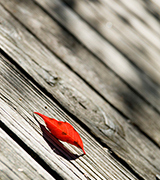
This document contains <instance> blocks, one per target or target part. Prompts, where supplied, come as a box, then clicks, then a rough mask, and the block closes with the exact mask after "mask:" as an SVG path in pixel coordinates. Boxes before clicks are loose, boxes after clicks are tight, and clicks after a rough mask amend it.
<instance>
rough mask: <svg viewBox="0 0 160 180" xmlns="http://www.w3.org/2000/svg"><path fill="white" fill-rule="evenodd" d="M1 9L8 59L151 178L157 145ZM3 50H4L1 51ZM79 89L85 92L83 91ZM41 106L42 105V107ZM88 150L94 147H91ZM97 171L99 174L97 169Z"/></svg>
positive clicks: (137, 170)
mask: <svg viewBox="0 0 160 180" xmlns="http://www.w3.org/2000/svg"><path fill="white" fill-rule="evenodd" d="M1 12H2V14H1V15H2V17H3V19H2V23H3V24H2V25H3V26H1V27H3V28H1V31H0V33H1V36H0V38H1V41H0V43H1V48H2V49H3V50H4V51H5V52H7V53H8V54H9V55H10V56H11V57H12V58H13V59H10V60H11V61H12V62H13V63H15V62H16V65H17V66H19V68H20V69H21V68H22V69H23V70H25V72H27V73H28V74H29V75H30V76H28V78H30V79H31V80H32V81H33V82H34V83H35V84H36V85H38V87H40V88H41V89H42V90H43V91H44V92H45V93H46V94H48V96H50V97H51V98H52V99H53V100H54V101H55V102H56V103H58V104H59V105H60V106H61V107H62V108H63V110H65V111H66V112H67V113H69V114H70V113H72V114H73V115H74V116H73V115H72V114H70V115H71V116H72V117H73V118H74V119H75V120H77V121H78V122H79V123H80V122H83V126H84V128H86V127H87V130H88V131H91V133H92V135H93V134H94V136H96V137H98V138H99V141H101V142H103V143H105V145H106V146H109V147H110V148H111V149H112V151H113V152H114V153H115V155H116V157H117V156H119V157H120V158H122V159H123V162H125V163H127V164H128V165H129V166H130V168H131V169H130V170H132V172H134V171H135V172H134V173H135V174H136V175H137V176H138V177H139V178H140V177H143V178H146V179H150V178H154V177H155V174H157V173H159V169H158V167H157V166H158V165H157V164H159V158H158V157H160V156H159V149H158V148H157V147H156V146H155V145H154V144H153V143H152V142H151V141H149V140H148V139H147V138H146V137H145V136H144V135H142V134H141V133H139V132H138V131H137V129H136V128H135V127H134V126H132V125H130V124H129V123H127V122H126V120H125V119H124V118H123V117H121V116H120V115H119V114H118V113H117V112H116V111H115V110H114V109H113V108H112V107H111V106H110V105H109V104H107V103H106V102H105V101H104V100H103V99H102V98H100V97H99V96H98V95H97V94H96V93H95V92H94V91H93V90H92V89H90V88H89V87H88V86H87V85H86V84H85V83H84V82H83V81H82V80H81V79H80V78H79V77H77V76H76V75H75V74H74V73H73V72H71V71H70V70H69V69H68V68H67V67H66V66H65V65H64V64H63V63H62V62H61V61H60V60H59V59H58V58H56V57H55V56H54V55H53V53H51V52H50V51H48V50H47V49H46V48H45V47H44V46H43V45H42V44H41V43H40V42H39V41H37V39H36V38H34V37H33V36H32V35H31V34H30V33H29V32H28V31H26V29H25V28H24V27H23V26H22V25H20V24H19V23H18V22H17V21H16V20H15V19H13V18H12V17H11V16H10V14H9V13H7V12H6V11H5V10H4V9H3V8H1ZM11 31H12V33H11ZM22 32H23V33H22ZM3 54H5V53H4V52H3ZM5 56H6V55H5ZM4 72H5V71H4ZM11 72H12V71H11ZM61 72H63V73H61ZM10 74H12V73H10ZM25 75H27V74H25ZM23 81H24V80H23ZM23 81H22V82H23ZM15 82H16V81H15ZM23 83H24V82H23ZM21 86H22V85H21ZM21 86H17V87H21ZM4 89H7V90H10V89H13V87H12V88H6V87H4ZM13 92H14V91H13ZM13 92H12V93H13ZM22 92H23V91H22ZM82 92H85V95H84V94H83V93H82ZM7 94H8V93H7ZM7 94H5V96H6V95H7ZM29 95H30V93H29ZM29 97H30V98H29V100H32V98H33V94H32V96H29ZM91 97H92V100H91V99H90V98H91ZM27 98H28V97H27ZM12 100H13V99H12ZM26 100H27V99H26ZM38 101H39V100H38ZM16 102H17V101H16ZM34 102H35V99H34ZM94 102H96V104H94ZM8 103H9V102H8V101H7V104H8ZM14 104H15V103H14ZM22 104H23V103H22ZM34 107H37V106H34ZM44 107H45V105H44V106H43V108H42V109H44ZM32 109H33V108H32ZM42 109H41V110H42ZM47 111H48V110H47ZM52 111H53V110H52ZM52 111H50V115H52V114H53V112H52ZM20 112H21V113H22V112H23V110H20ZM51 112H52V113H51ZM30 118H31V116H30ZM122 125H123V126H122ZM131 130H132V131H131ZM133 139H134V141H133ZM89 142H90V141H89ZM151 147H152V148H151ZM87 151H89V149H88V150H86V152H87ZM92 151H94V150H93V149H92ZM92 151H91V153H92ZM36 152H37V150H36ZM103 152H104V150H103ZM94 156H95V154H94V155H93V157H92V159H94ZM102 157H103V153H102ZM117 158H118V157H117ZM100 159H101V158H100ZM102 159H103V158H102ZM98 161H99V160H98ZM87 162H88V160H87ZM91 164H92V163H91ZM91 168H92V167H91ZM58 172H59V171H58ZM60 173H61V172H60ZM97 173H98V174H99V172H97ZM71 176H72V175H71ZM91 176H92V175H91ZM93 176H94V175H93Z"/></svg>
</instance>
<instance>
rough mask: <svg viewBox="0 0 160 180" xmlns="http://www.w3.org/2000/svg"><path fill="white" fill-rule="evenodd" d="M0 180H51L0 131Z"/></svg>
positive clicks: (46, 173)
mask: <svg viewBox="0 0 160 180" xmlns="http://www.w3.org/2000/svg"><path fill="white" fill-rule="evenodd" d="M0 138H1V141H0V161H1V162H0V164H1V165H0V167H1V172H0V179H1V180H3V179H26V180H29V179H35V180H39V179H40V180H42V179H43V180H44V179H47V180H53V179H54V178H53V177H52V176H51V175H50V174H49V173H48V172H47V171H45V170H44V169H43V168H42V167H41V166H40V165H39V164H38V163H37V162H36V161H35V160H34V159H33V158H32V157H31V156H30V155H29V154H27V153H26V152H25V151H24V150H23V149H22V148H21V147H20V146H19V145H18V144H17V143H16V142H15V141H14V140H13V139H12V138H11V137H10V136H9V135H8V134H7V133H6V132H5V131H3V130H2V129H0Z"/></svg>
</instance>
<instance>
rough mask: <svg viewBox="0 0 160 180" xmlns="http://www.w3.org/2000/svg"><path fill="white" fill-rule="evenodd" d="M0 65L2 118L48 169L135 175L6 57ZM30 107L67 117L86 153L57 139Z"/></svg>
mask: <svg viewBox="0 0 160 180" xmlns="http://www.w3.org/2000/svg"><path fill="white" fill-rule="evenodd" d="M1 65H2V68H1V69H2V75H3V76H2V77H1V80H2V83H3V86H2V90H3V91H1V93H2V94H1V102H0V107H1V114H2V115H1V120H2V122H3V123H4V124H5V125H6V126H7V127H8V128H9V129H10V130H11V131H12V132H13V133H15V134H16V135H17V136H18V137H19V138H20V139H21V140H22V141H23V142H24V143H25V144H26V145H27V146H28V147H29V148H31V149H32V150H33V151H34V152H35V153H36V154H37V155H38V156H39V157H40V158H42V159H43V160H44V161H45V162H46V163H47V165H49V166H50V168H51V169H53V170H56V171H57V173H59V174H60V176H61V177H62V178H64V179H87V178H88V179H137V178H136V177H134V175H133V174H132V173H130V172H129V171H128V170H127V169H126V168H125V167H123V166H122V165H121V164H120V163H119V162H118V161H117V160H116V159H115V158H114V157H112V155H111V154H110V153H109V151H108V150H106V149H103V147H102V146H101V145H100V144H99V143H97V142H96V141H95V140H94V138H92V137H91V136H90V135H89V134H88V133H87V132H86V131H85V130H84V129H83V128H82V127H81V126H80V125H78V123H76V122H75V121H74V120H73V119H71V118H70V117H68V116H67V115H66V114H65V113H64V112H63V111H62V110H61V109H60V108H59V107H58V106H57V105H56V104H55V103H54V101H53V100H51V99H50V98H47V97H46V95H45V94H44V93H42V92H41V91H40V90H38V89H37V88H36V87H35V86H34V84H33V83H31V82H30V81H29V80H27V79H26V78H24V77H23V76H22V74H21V73H20V72H19V71H18V70H17V69H15V67H13V65H12V64H11V63H10V62H9V61H8V60H5V58H3V60H2V58H1ZM2 105H3V106H2ZM33 111H38V112H42V113H44V114H45V115H48V116H50V117H53V116H54V118H56V119H58V120H63V121H69V122H70V123H71V124H72V125H73V126H74V127H75V128H76V129H77V131H78V132H79V133H80V135H81V137H82V139H83V141H84V146H85V150H86V153H87V155H85V156H79V155H81V154H82V151H81V150H80V149H78V148H76V147H73V146H71V145H69V144H67V143H63V145H62V143H60V142H59V141H57V140H56V139H55V138H54V137H53V136H51V135H50V133H49V132H47V131H46V130H45V129H43V128H42V126H40V125H39V124H38V123H37V121H36V120H35V119H34V117H33ZM6 119H7V120H6ZM37 119H38V121H39V122H40V123H41V124H43V121H42V119H40V118H37ZM45 139H46V140H47V141H46V140H45Z"/></svg>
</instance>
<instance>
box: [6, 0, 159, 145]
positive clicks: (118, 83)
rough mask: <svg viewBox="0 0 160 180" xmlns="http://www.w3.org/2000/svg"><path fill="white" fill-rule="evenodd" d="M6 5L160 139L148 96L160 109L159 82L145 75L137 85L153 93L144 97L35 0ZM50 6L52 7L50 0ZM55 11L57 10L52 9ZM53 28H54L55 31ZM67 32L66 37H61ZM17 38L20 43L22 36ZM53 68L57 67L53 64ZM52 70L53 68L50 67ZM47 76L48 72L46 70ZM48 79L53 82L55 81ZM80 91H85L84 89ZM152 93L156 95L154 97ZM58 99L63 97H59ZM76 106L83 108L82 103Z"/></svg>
mask: <svg viewBox="0 0 160 180" xmlns="http://www.w3.org/2000/svg"><path fill="white" fill-rule="evenodd" d="M4 5H5V6H6V8H8V9H9V11H11V12H12V13H14V16H16V18H18V19H19V20H20V21H21V23H23V22H25V26H26V28H28V29H29V30H30V31H32V32H33V33H34V35H36V36H37V38H39V40H40V41H41V42H43V43H44V44H45V46H47V47H48V48H49V49H50V50H51V51H52V52H53V53H56V55H57V56H58V57H60V58H61V60H62V61H63V62H64V63H66V64H67V66H69V67H70V68H71V69H73V71H74V72H76V73H77V74H78V75H79V76H80V77H81V78H82V80H83V81H85V82H87V83H88V85H89V86H90V87H92V89H93V90H94V91H95V92H96V93H98V94H99V95H100V96H101V97H102V98H103V99H104V100H105V101H107V102H109V103H110V104H111V105H112V106H113V107H115V109H116V110H119V111H120V112H121V113H122V114H123V115H124V116H125V117H126V118H127V119H130V121H131V122H132V123H133V124H136V126H137V127H138V128H139V129H141V131H143V132H144V133H145V134H147V136H149V137H150V138H151V139H152V140H153V141H155V142H156V143H157V144H159V143H160V142H159V140H160V138H159V130H160V122H159V121H158V119H159V113H157V112H156V111H155V110H154V109H153V108H152V107H151V106H150V105H148V103H147V99H148V98H149V99H150V101H151V102H152V104H153V106H154V108H156V109H159V107H160V106H159V105H160V100H159V99H160V98H158V97H159V88H158V87H157V86H152V85H153V83H152V82H151V84H152V85H151V86H150V81H149V80H148V79H146V77H145V79H146V81H145V79H144V80H143V83H144V82H146V84H145V85H144V87H143V85H140V84H139V86H137V88H138V89H139V90H140V91H141V92H142V93H143V94H145V92H146V90H147V89H148V90H149V91H152V93H151V92H150V94H148V95H147V94H146V95H145V97H144V98H145V99H144V100H143V99H142V98H141V97H139V94H137V93H135V92H134V91H133V89H130V88H129V87H128V85H126V84H125V83H124V81H122V79H119V78H118V77H117V76H116V75H115V74H114V73H113V72H112V71H110V70H109V69H107V68H106V67H105V66H104V65H103V64H102V63H100V62H99V60H98V59H96V58H95V57H93V56H92V55H91V54H90V53H89V52H88V51H87V50H86V49H84V48H82V46H80V45H79V43H78V42H77V41H75V40H74V39H73V38H72V37H71V36H70V35H69V34H67V33H66V32H65V31H64V30H63V29H62V28H61V27H59V26H58V25H57V24H56V23H55V22H54V21H53V19H51V18H50V17H48V16H47V14H46V13H44V12H43V11H42V10H41V9H40V8H39V7H37V6H36V5H35V4H34V3H33V2H31V1H28V2H27V4H25V1H21V3H20V4H17V3H16V1H15V3H14V1H12V2H8V4H7V3H6V1H5V3H4ZM46 5H47V4H46ZM13 7H14V8H13ZM47 7H49V4H48V6H47ZM13 9H14V10H15V9H16V11H15V12H13ZM67 11H68V10H67ZM22 12H25V14H23V13H22ZM52 13H54V12H53V11H52ZM37 14H40V16H37ZM74 16H75V15H74ZM23 25H24V24H23ZM41 29H42V30H41ZM53 29H54V32H53V31H52V30H53ZM65 36H66V37H67V38H62V37H65ZM67 39H69V41H71V42H67ZM17 41H18V42H19V43H21V42H20V40H17ZM63 43H64V44H65V46H64V45H63ZM67 43H68V44H69V47H70V48H71V47H72V46H71V44H74V45H76V47H77V49H78V51H79V52H78V53H76V55H77V56H78V57H80V58H78V57H77V56H76V55H74V54H73V53H72V52H71V51H70V50H69V49H68V48H66V44H67ZM33 56H34V55H33ZM35 58H36V56H35ZM46 58H47V59H48V60H47V64H48V63H50V61H49V58H48V57H43V59H46ZM50 59H51V58H50ZM40 62H41V61H37V63H38V64H39V63H40ZM56 64H57V63H56ZM36 68H38V67H36ZM52 69H56V68H55V66H54V65H53V68H52ZM50 71H52V70H51V68H50ZM60 71H61V70H60ZM63 71H65V70H63ZM102 72H103V73H102ZM43 73H44V72H43ZM59 74H60V73H59ZM129 74H132V73H129ZM45 76H47V75H46V74H45ZM66 76H67V74H66ZM136 76H137V74H136ZM57 77H58V75H56V73H54V75H53V77H50V78H51V79H53V80H52V81H53V84H54V83H55V84H56V82H57V81H56V80H54V79H56V78H57ZM126 77H127V76H126ZM139 77H143V75H142V74H139ZM48 78H49V77H48ZM71 79H72V78H71ZM133 79H134V81H136V82H137V81H139V79H137V80H136V78H133ZM47 81H49V80H47ZM147 82H148V83H147ZM49 83H51V84H52V82H49ZM76 83H77V82H76ZM73 84H74V83H73ZM78 86H79V85H77V87H78ZM141 87H142V88H141ZM147 87H148V88H147ZM79 88H81V87H79ZM82 89H83V88H82ZM80 91H81V90H80ZM81 92H83V90H82V91H81ZM93 96H94V97H95V95H92V94H90V92H88V97H93ZM151 96H152V97H153V96H154V99H153V98H152V97H151ZM150 97H151V98H150ZM58 99H59V100H60V98H59V97H58ZM97 101H98V100H95V102H97ZM155 101H156V102H155ZM62 103H64V102H63V100H62ZM99 104H102V103H99ZM102 107H103V106H102ZM77 108H80V107H79V105H78V106H77ZM81 108H82V107H81ZM72 113H73V110H72ZM76 113H77V112H76ZM122 124H123V123H122Z"/></svg>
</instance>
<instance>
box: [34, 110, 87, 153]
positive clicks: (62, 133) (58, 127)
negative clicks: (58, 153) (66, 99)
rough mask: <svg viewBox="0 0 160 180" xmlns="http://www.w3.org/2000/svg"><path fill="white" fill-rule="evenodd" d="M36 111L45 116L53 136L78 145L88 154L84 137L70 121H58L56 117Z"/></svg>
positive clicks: (44, 118)
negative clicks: (82, 137) (84, 145)
mask: <svg viewBox="0 0 160 180" xmlns="http://www.w3.org/2000/svg"><path fill="white" fill-rule="evenodd" d="M34 113H35V114H38V115H39V116H41V117H42V118H43V120H44V122H45V123H46V126H47V128H48V129H49V130H50V132H51V133H52V134H53V136H55V137H56V138H57V139H59V140H61V141H65V142H68V143H70V144H72V145H75V146H77V147H78V148H81V149H82V150H83V152H84V154H86V153H85V151H84V147H83V142H82V139H81V137H80V135H79V134H78V132H77V131H76V130H75V129H74V128H73V126H72V125H70V124H69V123H68V122H63V121H57V120H56V119H53V118H49V117H47V116H45V115H43V114H40V113H38V112H34Z"/></svg>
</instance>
